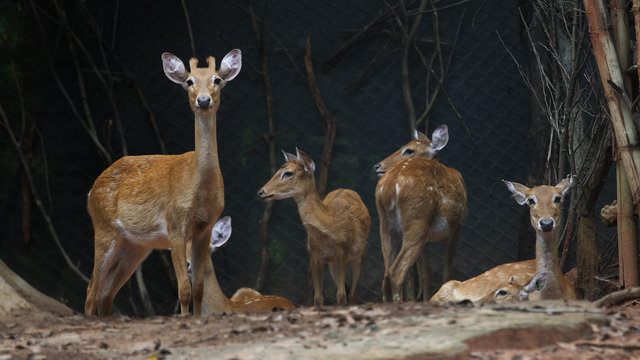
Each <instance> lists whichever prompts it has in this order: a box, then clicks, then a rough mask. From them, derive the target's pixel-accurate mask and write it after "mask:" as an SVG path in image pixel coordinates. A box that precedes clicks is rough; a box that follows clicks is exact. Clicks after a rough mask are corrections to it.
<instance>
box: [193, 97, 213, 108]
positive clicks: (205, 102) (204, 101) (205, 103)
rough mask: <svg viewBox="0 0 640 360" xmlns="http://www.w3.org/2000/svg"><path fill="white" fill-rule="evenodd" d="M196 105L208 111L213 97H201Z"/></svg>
mask: <svg viewBox="0 0 640 360" xmlns="http://www.w3.org/2000/svg"><path fill="white" fill-rule="evenodd" d="M196 103H197V104H198V107H199V108H201V109H207V108H209V107H211V96H199V97H198V98H197V99H196Z"/></svg>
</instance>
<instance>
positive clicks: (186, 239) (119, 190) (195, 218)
mask: <svg viewBox="0 0 640 360" xmlns="http://www.w3.org/2000/svg"><path fill="white" fill-rule="evenodd" d="M207 63H208V67H204V68H199V67H198V66H197V65H198V60H197V59H191V60H190V62H189V64H190V68H191V71H190V72H187V70H186V68H185V66H184V64H183V63H182V61H180V59H178V58H177V57H176V56H174V55H172V54H170V53H164V54H162V64H163V69H164V72H165V74H166V76H167V77H168V78H169V79H170V80H171V81H173V82H175V83H177V84H180V85H181V86H182V87H183V88H184V89H185V90H186V91H187V94H188V97H189V105H190V107H191V110H192V111H193V113H194V115H195V120H194V126H195V150H194V151H190V152H187V153H184V154H182V155H146V156H125V157H123V158H121V159H120V160H118V161H116V162H115V163H113V164H112V165H111V166H109V167H108V168H107V169H106V170H104V171H103V172H102V174H100V176H99V177H98V178H97V179H96V181H95V182H94V184H93V187H92V188H91V191H90V192H89V199H88V209H89V214H90V215H91V220H92V222H93V228H94V232H95V252H94V267H93V274H92V276H91V281H90V282H89V286H88V288H87V299H86V302H85V314H86V315H92V314H94V312H95V311H96V309H97V310H98V314H99V315H100V316H105V315H110V314H111V308H112V304H113V300H114V298H115V295H116V293H117V292H118V290H119V289H120V288H121V287H122V285H124V283H125V282H126V281H127V279H129V277H130V276H131V274H132V273H133V272H134V271H135V269H136V268H137V267H138V265H139V264H140V263H141V262H142V261H143V260H144V259H145V258H146V257H147V255H148V254H149V252H150V251H151V250H152V249H166V248H171V260H172V262H173V267H174V270H175V273H176V278H177V280H178V298H179V300H180V307H181V313H182V314H188V313H189V304H190V301H191V297H192V295H193V312H194V314H195V315H199V314H200V313H201V302H202V296H203V293H204V288H203V287H204V277H203V275H204V272H205V268H211V269H212V268H213V267H212V265H211V259H210V257H209V256H208V255H209V251H208V250H207V248H208V246H209V239H210V234H211V230H212V227H213V225H214V224H215V222H216V220H217V219H218V217H219V216H220V213H221V212H222V209H223V208H224V185H223V181H222V174H221V173H220V165H219V160H218V145H217V135H216V112H217V111H218V108H219V107H220V90H221V89H222V88H223V87H224V86H225V84H226V83H227V82H229V81H231V80H233V79H234V78H235V77H236V75H237V74H238V73H239V71H240V68H241V65H242V57H241V52H240V50H237V49H236V50H232V51H230V52H229V53H228V54H227V55H226V56H225V57H224V58H223V59H222V62H221V64H220V68H219V69H217V70H216V65H215V58H213V57H209V58H207ZM189 248H190V249H191V256H192V258H193V265H194V272H193V289H192V285H191V283H190V281H189V276H188V274H187V266H186V253H187V249H189ZM192 290H193V291H192Z"/></svg>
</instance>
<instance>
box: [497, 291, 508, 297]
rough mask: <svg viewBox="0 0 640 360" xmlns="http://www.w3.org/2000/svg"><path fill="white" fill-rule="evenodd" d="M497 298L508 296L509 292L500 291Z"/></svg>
mask: <svg viewBox="0 0 640 360" xmlns="http://www.w3.org/2000/svg"><path fill="white" fill-rule="evenodd" d="M496 296H499V297H503V296H507V290H504V289H500V290H498V292H496Z"/></svg>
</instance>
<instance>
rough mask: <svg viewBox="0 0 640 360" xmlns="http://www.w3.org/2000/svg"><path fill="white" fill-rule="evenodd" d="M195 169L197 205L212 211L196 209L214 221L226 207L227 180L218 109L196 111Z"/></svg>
mask: <svg viewBox="0 0 640 360" xmlns="http://www.w3.org/2000/svg"><path fill="white" fill-rule="evenodd" d="M195 144H196V146H195V169H194V182H195V183H194V194H195V195H196V198H195V203H194V204H195V205H194V206H195V208H196V209H201V210H204V209H209V210H210V211H206V210H205V211H204V212H196V213H197V215H196V216H197V217H198V218H201V219H200V220H201V221H204V222H205V223H209V222H211V221H213V222H215V220H216V219H217V217H218V216H219V215H220V214H219V213H217V214H216V211H214V210H216V209H219V210H220V211H222V208H223V207H224V183H223V181H222V173H221V172H220V162H219V157H218V136H217V131H216V113H215V112H213V111H211V112H210V113H207V114H200V113H197V114H196V119H195Z"/></svg>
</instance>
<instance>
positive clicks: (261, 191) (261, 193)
mask: <svg viewBox="0 0 640 360" xmlns="http://www.w3.org/2000/svg"><path fill="white" fill-rule="evenodd" d="M262 195H264V189H260V191H258V196H259V197H262Z"/></svg>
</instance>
